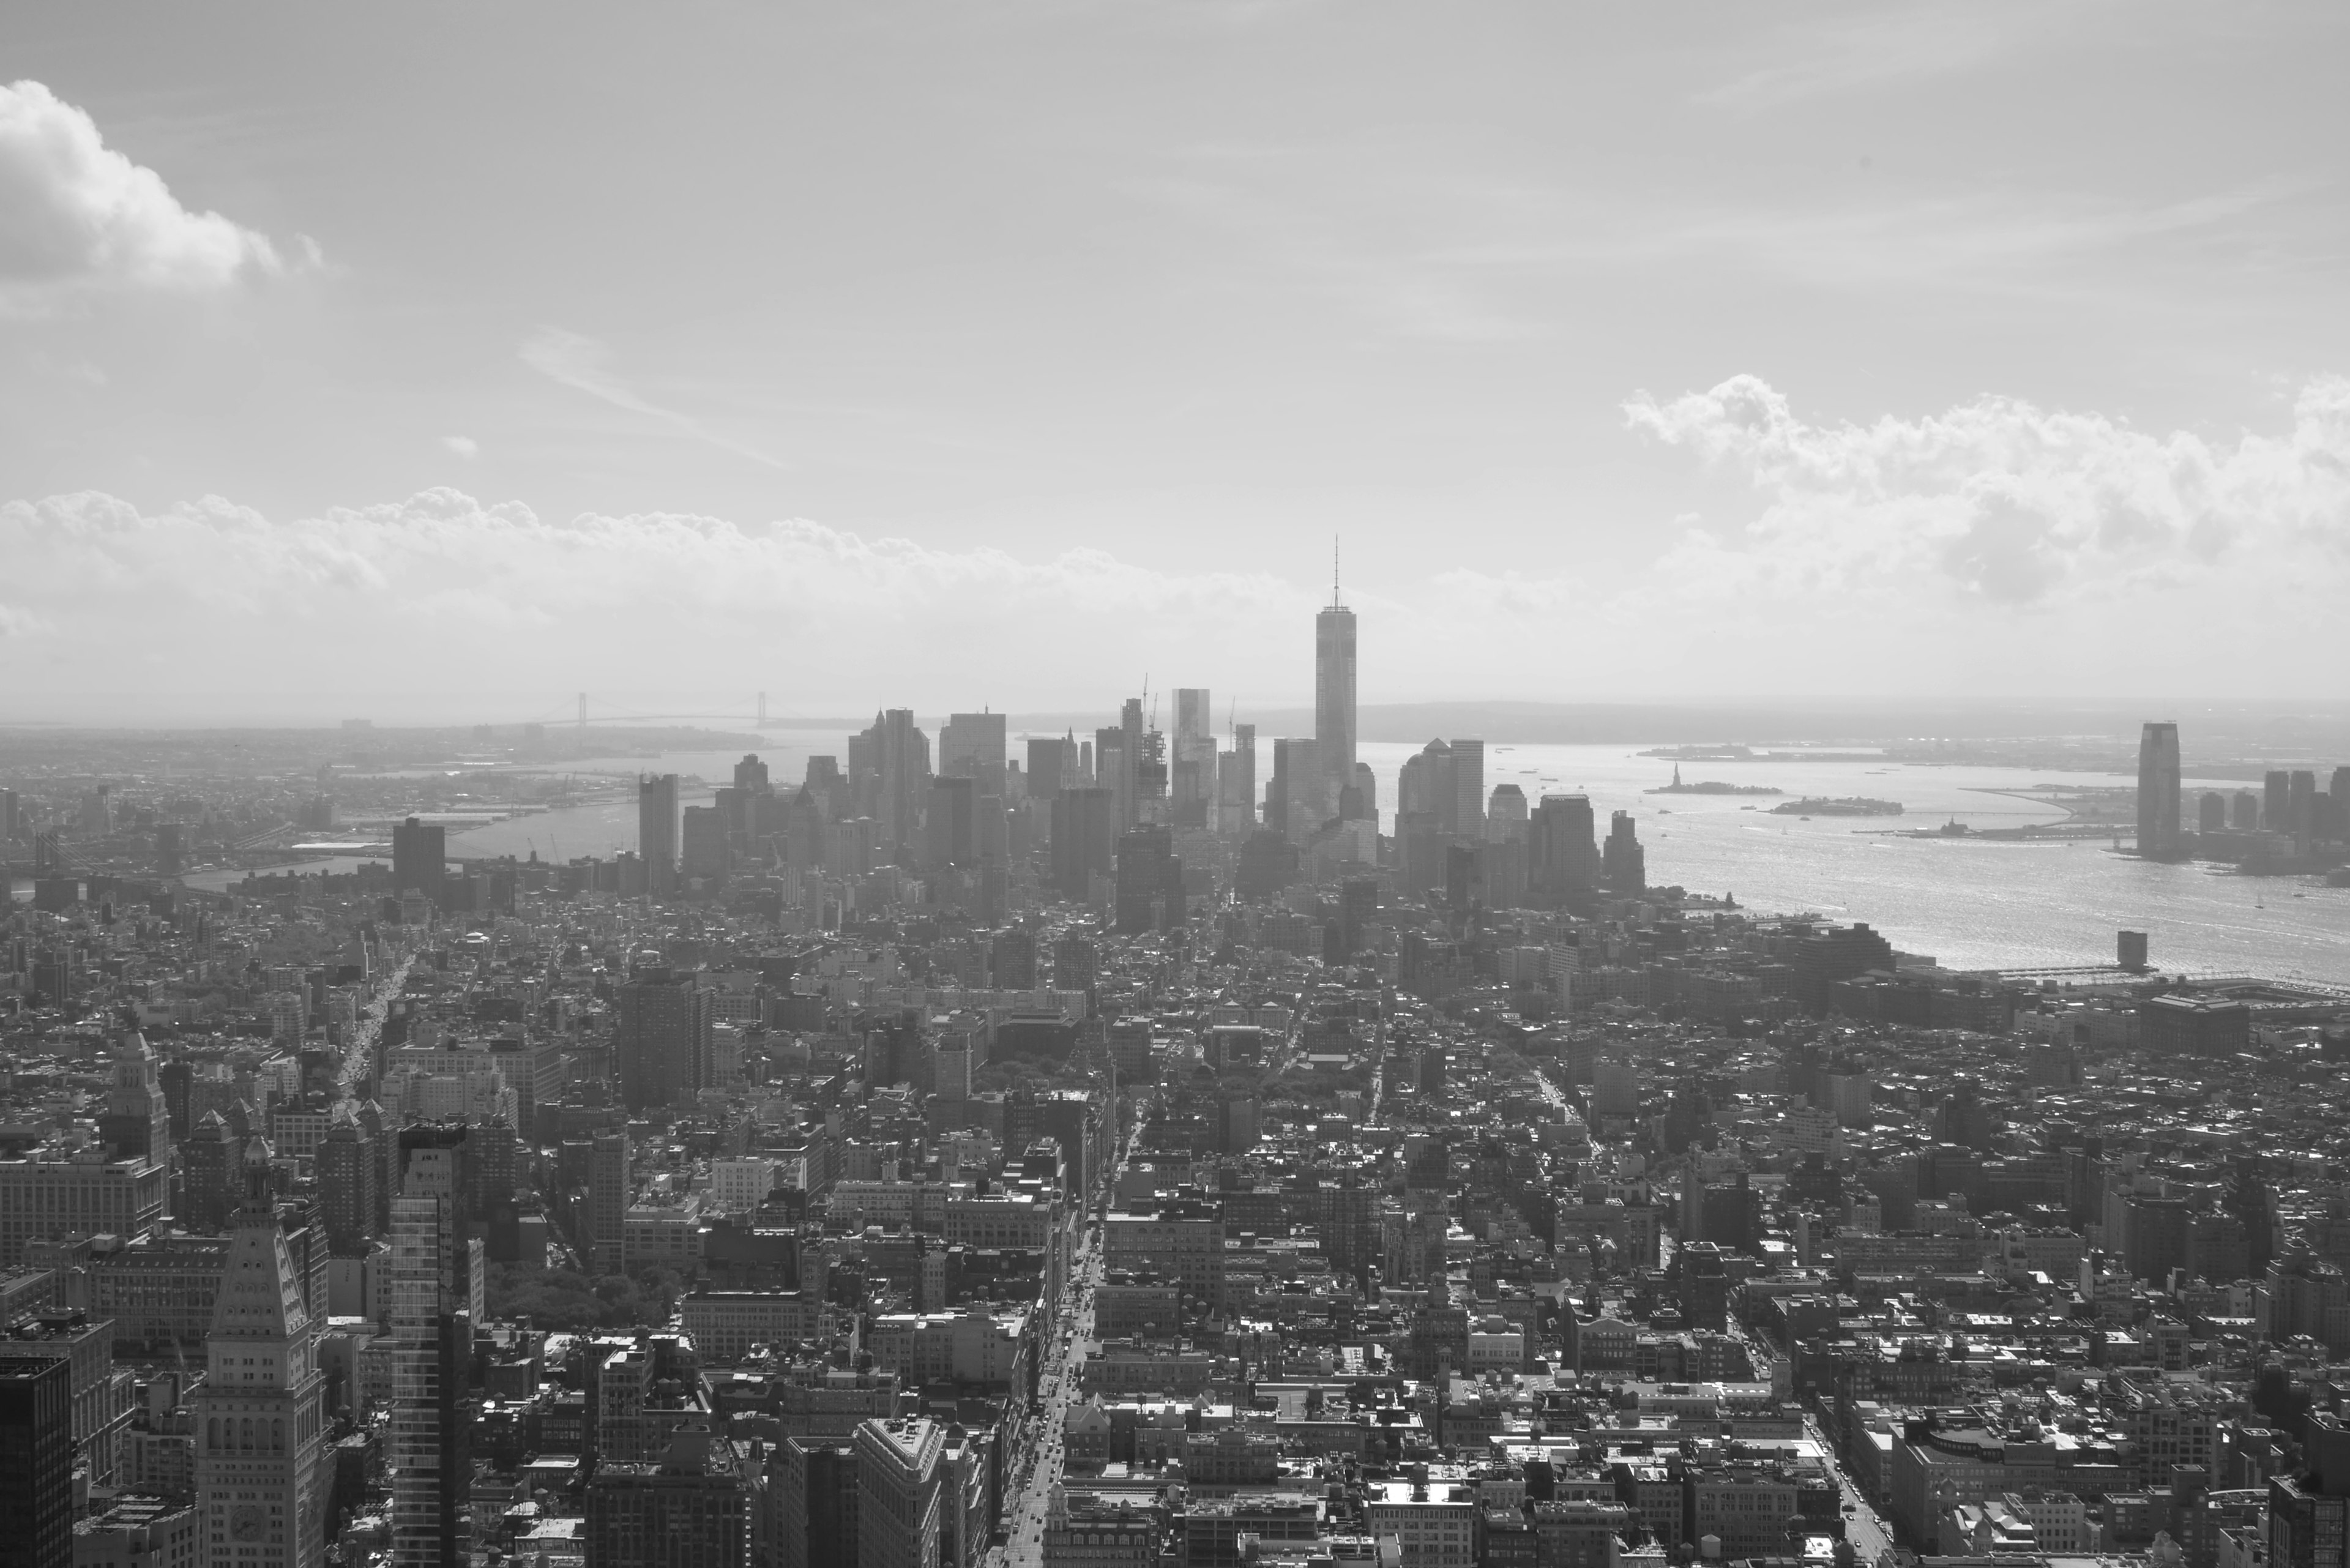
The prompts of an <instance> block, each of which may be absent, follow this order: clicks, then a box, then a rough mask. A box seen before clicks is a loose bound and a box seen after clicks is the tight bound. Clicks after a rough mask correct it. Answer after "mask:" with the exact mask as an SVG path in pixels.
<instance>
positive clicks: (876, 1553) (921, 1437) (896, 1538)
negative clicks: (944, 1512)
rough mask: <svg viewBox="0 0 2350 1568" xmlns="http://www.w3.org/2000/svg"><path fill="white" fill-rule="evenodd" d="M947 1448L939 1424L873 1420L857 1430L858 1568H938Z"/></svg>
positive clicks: (944, 1435)
mask: <svg viewBox="0 0 2350 1568" xmlns="http://www.w3.org/2000/svg"><path fill="white" fill-rule="evenodd" d="M945 1449H946V1432H945V1428H941V1426H940V1425H939V1424H938V1423H937V1422H936V1421H926V1420H921V1419H917V1418H904V1419H897V1420H889V1421H867V1422H865V1423H864V1424H862V1425H861V1426H859V1427H858V1428H857V1561H858V1568H937V1564H938V1562H939V1536H940V1518H939V1514H940V1509H939V1459H940V1457H941V1454H943V1453H944V1451H945Z"/></svg>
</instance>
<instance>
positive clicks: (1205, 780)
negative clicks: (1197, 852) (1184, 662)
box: [1168, 686, 1221, 828]
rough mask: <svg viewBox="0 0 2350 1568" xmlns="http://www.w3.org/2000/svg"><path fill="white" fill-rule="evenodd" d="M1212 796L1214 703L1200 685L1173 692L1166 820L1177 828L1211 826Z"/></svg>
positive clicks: (1214, 807)
mask: <svg viewBox="0 0 2350 1568" xmlns="http://www.w3.org/2000/svg"><path fill="white" fill-rule="evenodd" d="M1219 804H1220V802H1219V797H1218V795H1217V794H1216V724H1215V700H1214V699H1213V698H1212V697H1211V696H1210V695H1209V692H1208V689H1207V688H1206V687H1204V686H1179V687H1177V688H1176V689H1175V752H1174V758H1173V762H1172V765H1171V767H1170V772H1169V775H1168V806H1169V812H1168V820H1169V821H1170V822H1171V823H1173V824H1174V826H1177V827H1181V828H1191V827H1213V826H1217V823H1218V820H1219V817H1220V815H1221V814H1220V813H1219V812H1218V810H1217V807H1218V805H1219Z"/></svg>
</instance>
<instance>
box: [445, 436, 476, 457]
mask: <svg viewBox="0 0 2350 1568" xmlns="http://www.w3.org/2000/svg"><path fill="white" fill-rule="evenodd" d="M441 444H442V446H444V447H447V448H448V449H449V450H450V451H451V452H455V453H456V454H457V455H458V456H459V457H479V456H481V455H482V443H481V442H480V441H475V440H474V439H473V437H472V436H461V435H447V436H442V438H441Z"/></svg>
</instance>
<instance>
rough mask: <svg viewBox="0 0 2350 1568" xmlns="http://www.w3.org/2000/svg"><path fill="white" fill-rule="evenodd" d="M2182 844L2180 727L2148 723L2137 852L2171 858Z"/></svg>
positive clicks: (2141, 752) (2140, 767)
mask: <svg viewBox="0 0 2350 1568" xmlns="http://www.w3.org/2000/svg"><path fill="white" fill-rule="evenodd" d="M2180 847H2181V846H2180V843H2179V836H2178V725H2177V724H2148V725H2147V726H2146V728H2145V729H2143V730H2142V731H2140V732H2139V733H2138V742H2137V852H2138V854H2140V855H2141V856H2143V857H2146V858H2147V859H2149V860H2169V859H2174V858H2176V857H2178V852H2179V849H2180Z"/></svg>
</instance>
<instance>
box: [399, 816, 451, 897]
mask: <svg viewBox="0 0 2350 1568" xmlns="http://www.w3.org/2000/svg"><path fill="white" fill-rule="evenodd" d="M448 861H449V830H448V829H447V828H445V827H443V826H441V825H440V824H439V823H437V822H422V821H420V820H418V819H417V818H415V817H412V816H411V817H410V818H409V819H408V820H407V821H405V822H402V823H399V824H396V825H394V826H393V827H392V830H391V890H392V891H393V892H395V893H407V892H411V891H412V892H418V893H421V894H423V895H424V896H425V897H426V898H430V899H432V902H433V903H434V904H435V905H436V906H437V905H438V904H439V903H440V902H441V898H442V882H443V881H445V880H446V878H447V877H448Z"/></svg>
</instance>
